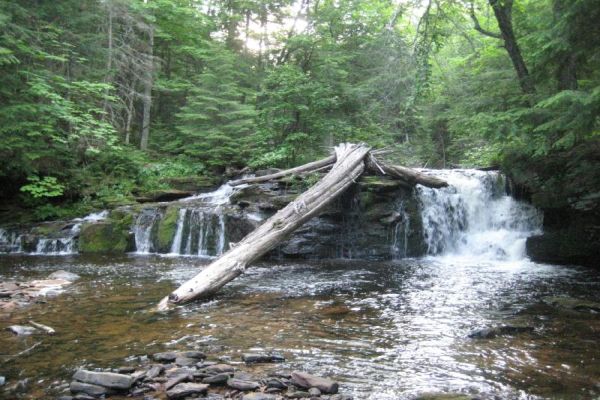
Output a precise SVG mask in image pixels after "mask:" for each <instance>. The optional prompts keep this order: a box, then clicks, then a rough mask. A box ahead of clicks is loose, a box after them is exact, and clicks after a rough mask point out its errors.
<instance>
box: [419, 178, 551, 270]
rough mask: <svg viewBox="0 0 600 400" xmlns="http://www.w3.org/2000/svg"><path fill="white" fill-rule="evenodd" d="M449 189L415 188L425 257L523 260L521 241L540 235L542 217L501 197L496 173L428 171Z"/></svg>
mask: <svg viewBox="0 0 600 400" xmlns="http://www.w3.org/2000/svg"><path fill="white" fill-rule="evenodd" d="M432 173H435V175H436V176H439V177H441V178H443V179H445V180H446V181H447V182H448V183H449V184H450V186H449V187H447V188H443V189H430V188H426V187H422V186H420V185H419V186H417V193H418V196H419V200H420V202H421V220H422V224H423V229H424V233H425V242H426V244H427V249H428V253H429V254H430V255H451V256H458V257H465V258H471V259H482V260H486V261H490V260H506V261H515V260H520V259H523V258H524V257H525V241H526V239H527V237H529V236H532V235H534V234H536V233H539V232H540V231H541V226H542V214H541V213H540V212H539V211H538V210H536V209H535V208H534V207H533V206H531V205H529V204H526V203H523V202H519V201H516V200H515V199H513V198H512V197H510V196H508V195H506V194H505V192H504V182H503V177H502V175H500V174H499V173H498V172H484V171H477V170H438V171H432Z"/></svg>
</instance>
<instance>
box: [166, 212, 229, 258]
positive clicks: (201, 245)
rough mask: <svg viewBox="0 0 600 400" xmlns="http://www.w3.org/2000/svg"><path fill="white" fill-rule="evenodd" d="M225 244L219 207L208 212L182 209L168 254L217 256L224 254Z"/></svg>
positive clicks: (223, 219)
mask: <svg viewBox="0 0 600 400" xmlns="http://www.w3.org/2000/svg"><path fill="white" fill-rule="evenodd" d="M226 242H227V239H226V231H225V215H224V214H223V213H222V210H220V208H219V207H217V208H216V209H215V210H211V211H210V212H209V211H208V210H204V209H185V208H182V209H180V210H179V215H178V218H177V229H176V231H175V237H174V238H173V243H172V245H171V251H170V254H173V255H198V256H203V257H211V256H218V255H220V254H222V253H223V252H224V250H225V245H226Z"/></svg>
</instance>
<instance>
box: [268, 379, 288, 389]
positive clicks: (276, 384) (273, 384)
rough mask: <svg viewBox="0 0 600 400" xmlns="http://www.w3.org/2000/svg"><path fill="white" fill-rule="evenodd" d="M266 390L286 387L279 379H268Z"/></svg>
mask: <svg viewBox="0 0 600 400" xmlns="http://www.w3.org/2000/svg"><path fill="white" fill-rule="evenodd" d="M267 387H268V388H277V389H287V387H288V385H287V384H286V383H285V382H284V381H283V380H281V379H277V378H269V379H268V380H267Z"/></svg>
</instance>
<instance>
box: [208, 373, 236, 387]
mask: <svg viewBox="0 0 600 400" xmlns="http://www.w3.org/2000/svg"><path fill="white" fill-rule="evenodd" d="M230 377H231V376H230V375H229V374H228V373H221V374H216V375H211V376H207V377H205V378H203V379H202V383H208V384H211V385H224V384H226V383H227V381H228V380H229V378H230Z"/></svg>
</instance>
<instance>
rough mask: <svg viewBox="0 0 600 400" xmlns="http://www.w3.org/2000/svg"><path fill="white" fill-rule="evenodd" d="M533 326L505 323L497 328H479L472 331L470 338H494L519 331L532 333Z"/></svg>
mask: <svg viewBox="0 0 600 400" xmlns="http://www.w3.org/2000/svg"><path fill="white" fill-rule="evenodd" d="M533 330H534V329H533V327H532V326H513V325H504V326H498V327H495V328H485V329H479V330H477V331H475V332H471V333H470V334H469V338H471V339H493V338H495V337H496V336H503V335H516V334H519V333H531V332H533Z"/></svg>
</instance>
